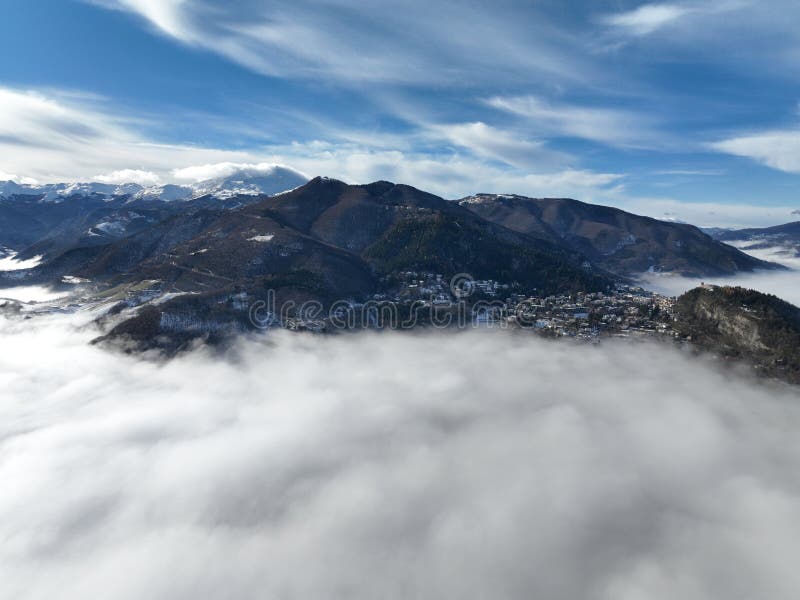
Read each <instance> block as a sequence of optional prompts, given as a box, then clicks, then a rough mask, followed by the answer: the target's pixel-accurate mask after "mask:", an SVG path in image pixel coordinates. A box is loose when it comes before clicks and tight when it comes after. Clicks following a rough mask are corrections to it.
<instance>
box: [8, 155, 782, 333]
mask: <svg viewBox="0 0 800 600" xmlns="http://www.w3.org/2000/svg"><path fill="white" fill-rule="evenodd" d="M296 183H298V179H297V175H296V174H295V173H294V172H283V171H280V170H276V171H275V172H274V173H272V174H271V175H269V176H265V175H264V174H263V173H261V174H259V177H250V178H248V177H244V176H242V175H241V174H239V175H237V176H235V177H234V178H231V177H228V178H226V179H224V180H215V181H213V182H206V184H207V185H206V186H205V187H203V186H197V187H196V188H195V191H196V192H197V193H199V191H200V190H203V191H204V192H206V193H204V194H203V195H200V196H193V197H192V198H193V199H191V200H190V201H183V202H176V201H167V200H164V199H163V198H161V197H157V196H148V195H146V194H142V193H141V190H139V191H134V188H132V187H125V186H124V190H123V189H121V188H119V187H117V188H114V190H113V193H111V194H108V193H105V192H104V193H101V192H99V191H97V190H96V189H95V188H91V189H86V190H84V191H82V192H80V193H79V192H78V191H76V189H73V190H72V192H71V193H70V195H69V196H66V195H61V196H59V197H58V198H56V199H55V200H52V199H50V198H48V196H47V194H39V195H36V194H30V193H25V194H12V195H10V196H8V197H5V198H3V199H2V200H0V246H3V247H5V251H4V252H5V254H6V255H8V256H14V257H16V258H17V259H20V260H27V261H36V260H38V261H39V262H40V264H38V266H35V267H33V268H28V269H23V270H16V271H6V272H0V287H6V286H10V285H33V284H37V285H49V286H52V285H57V286H58V285H60V286H62V287H64V286H66V287H70V286H74V284H75V282H82V288H83V289H84V290H86V293H89V294H90V296H89V297H91V298H93V299H94V301H98V302H102V303H105V304H109V303H110V304H115V303H116V304H115V305H116V307H117V308H116V309H115V311H112V313H111V314H119V315H121V316H122V317H124V318H125V319H126V321H125V322H124V323H123V324H122V325H120V326H121V327H123V329H125V328H128V329H127V330H126V331H129V332H130V331H145V332H147V334H146V335H150V334H151V333H152V332H153V331H156V332H159V331H160V332H161V333H163V331H162V330H161V329H160V328H163V327H167V326H168V328H170V329H171V331H172V332H173V333H174V332H176V331H177V332H179V333H180V332H181V331H182V332H184V333H186V332H194V333H198V332H199V333H202V332H206V333H207V332H208V331H211V330H216V329H219V328H224V327H233V328H244V329H246V328H247V327H249V326H250V324H249V321H248V315H247V313H246V311H244V312H243V306H246V305H250V304H252V303H253V302H256V301H260V300H263V299H265V297H266V296H267V293H268V292H269V293H274V294H276V297H275V300H276V301H277V302H279V303H284V302H287V301H291V302H295V303H296V304H300V303H302V302H305V301H309V300H313V301H318V302H321V303H322V304H323V305H325V306H328V305H330V304H332V303H334V302H335V301H337V300H344V301H348V302H355V303H358V302H363V301H366V300H372V299H385V298H395V297H397V296H398V294H401V293H402V292H401V290H402V289H405V288H403V286H405V285H406V284H407V283H408V279H409V277H411V278H412V279H415V278H416V279H419V281H416V279H415V282H414V283H413V285H412V287H414V286H417V285H422V282H423V280H426V279H428V278H431V277H432V278H434V279H435V280H437V281H449V280H450V279H451V278H453V277H454V276H458V275H459V274H468V275H469V277H471V278H472V279H474V280H478V281H481V282H483V283H482V284H481V285H482V286H483V287H482V288H481V289H486V290H503V292H502V293H503V294H518V295H527V294H533V293H536V294H539V295H548V294H556V293H575V292H581V291H601V290H606V289H609V288H611V287H612V286H614V285H615V284H616V283H619V282H622V281H628V279H627V278H629V277H630V276H633V275H636V274H638V273H641V272H643V271H647V270H650V271H660V272H679V273H683V274H691V275H697V276H706V275H719V274H730V273H735V272H739V271H751V270H754V269H773V268H782V267H779V266H778V265H774V264H772V263H767V262H764V261H760V260H757V259H755V258H752V257H750V256H748V255H746V254H744V253H742V252H740V251H739V250H737V249H736V248H733V247H731V246H728V245H726V244H723V243H722V242H719V241H716V240H714V239H712V238H711V237H709V236H708V235H706V234H704V233H703V232H701V231H700V230H699V229H697V228H695V227H692V226H690V225H684V224H677V223H669V222H663V221H658V220H655V219H650V218H646V217H640V216H637V215H632V214H630V213H626V212H624V211H621V210H618V209H613V208H608V207H602V206H596V205H591V204H585V203H582V202H577V201H575V200H568V199H532V198H523V197H520V196H501V195H489V194H481V195H478V196H473V197H470V198H465V199H462V200H460V201H450V200H445V199H443V198H440V197H438V196H435V195H433V194H429V193H426V192H424V191H421V190H418V189H416V188H413V187H411V186H407V185H402V184H394V183H391V182H386V181H378V182H375V183H371V184H367V185H348V184H345V183H343V182H341V181H336V180H333V179H328V178H323V177H316V178H314V179H312V180H311V181H308V182H307V183H302V184H301V185H300V186H299V187H298V186H296V185H295V184H296ZM241 186H245V187H246V188H247V190H248V191H247V193H234V192H233V191H234V190H240V189H241ZM289 188H293V189H289ZM53 189H55V188H53ZM66 189H67V188H64V190H66ZM81 189H82V188H81ZM256 189H257V190H258V191H259V192H263V191H264V190H273V191H274V190H277V193H273V194H272V195H269V193H255V190H256ZM27 191H28V192H30V191H32V190H30V189H28V190H27ZM120 191H125V192H126V193H117V192H120ZM62 282H69V283H62ZM154 320H155V321H158V323H159V324H160V325H159V326H158V327H155V329H154V325H153V323H154ZM125 323H127V324H125ZM165 324H166V325H165ZM131 328H132V329H131Z"/></svg>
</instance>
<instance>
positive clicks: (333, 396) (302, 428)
mask: <svg viewBox="0 0 800 600" xmlns="http://www.w3.org/2000/svg"><path fill="white" fill-rule="evenodd" d="M91 335H92V332H91V331H85V330H75V329H72V328H71V327H67V326H65V325H62V324H60V323H59V322H58V321H49V322H48V321H42V320H36V321H35V322H31V321H25V322H19V321H18V322H11V321H0V339H2V347H4V348H14V352H3V353H0V378H2V384H3V402H2V403H0V450H2V451H0V479H1V480H2V481H3V485H4V492H5V493H3V494H0V562H2V564H3V582H2V586H3V590H4V593H5V594H6V595H7V596H9V597H15V598H24V599H31V600H32V599H39V598H54V597H57V598H60V599H63V600H71V599H77V598H80V599H84V598H104V599H108V600H125V599H130V600H133V599H139V598H149V599H152V600H160V599H167V598H169V599H170V600H182V599H188V598H192V599H193V600H203V599H205V598H220V597H235V598H238V599H241V600H248V599H255V598H276V597H291V598H295V599H297V600H304V599H306V598H324V597H330V596H331V595H332V590H333V591H334V592H335V593H334V595H336V594H339V595H342V596H346V597H348V598H353V599H361V598H389V599H392V598H409V597H437V598H464V599H466V600H470V599H473V598H548V599H551V600H561V599H564V600H574V599H576V598H580V599H581V600H610V599H612V598H613V599H620V598H624V599H628V598H649V599H651V600H667V599H670V600H671V599H674V598H682V599H686V600H701V599H707V598H731V597H737V596H746V597H749V598H769V599H770V600H794V599H795V597H796V592H797V589H798V588H800V574H799V573H798V570H797V568H796V560H795V557H796V556H797V555H798V553H800V541H799V540H800V446H798V444H797V440H796V431H797V429H798V427H800V404H798V402H797V393H796V390H794V389H792V390H789V389H785V388H783V387H780V386H776V387H772V386H768V385H764V384H759V383H755V382H751V381H748V380H746V379H743V378H741V377H737V376H734V375H733V374H731V373H726V374H720V373H717V372H716V371H715V370H714V369H713V368H712V367H711V366H710V365H709V364H708V363H707V362H706V361H703V360H698V359H697V358H696V357H693V356H691V355H688V354H685V353H682V352H680V351H678V350H676V349H674V348H670V347H668V346H667V345H655V346H650V345H648V344H636V345H616V344H610V345H605V346H603V347H601V348H589V347H580V346H575V345H572V344H554V343H546V342H544V341H537V340H535V339H533V338H531V337H528V336H512V335H505V334H499V333H498V334H492V333H491V332H484V333H466V334H463V335H447V334H440V335H381V336H366V335H364V336H343V337H332V338H322V337H308V336H297V335H295V336H291V335H284V334H278V335H273V336H270V337H268V338H264V339H262V340H260V341H243V342H242V343H241V345H239V346H238V347H237V348H236V351H235V352H234V353H233V354H229V355H227V356H225V357H221V356H219V355H210V354H205V353H203V352H198V353H194V354H191V355H188V356H184V357H182V358H179V359H177V360H175V361H172V362H170V363H168V364H158V363H155V362H148V361H145V360H137V359H135V358H131V357H128V356H123V355H119V354H111V353H107V352H103V351H102V350H101V349H99V348H97V347H92V346H88V345H87V344H86V342H87V340H88V339H89V338H90V337H91ZM67 355H68V356H69V357H70V360H69V361H64V360H63V357H64V356H67Z"/></svg>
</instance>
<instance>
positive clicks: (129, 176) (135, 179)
mask: <svg viewBox="0 0 800 600" xmlns="http://www.w3.org/2000/svg"><path fill="white" fill-rule="evenodd" d="M92 179H93V180H94V181H99V182H100V183H109V184H115V183H117V184H119V183H138V184H139V185H145V186H147V185H157V184H158V183H159V182H160V181H161V178H160V177H159V176H158V175H157V174H156V173H153V172H152V171H141V170H137V169H122V170H120V171H114V172H113V173H108V174H107V175H96V176H95V177H93V178H92Z"/></svg>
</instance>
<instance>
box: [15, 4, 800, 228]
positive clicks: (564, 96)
mask: <svg viewBox="0 0 800 600" xmlns="http://www.w3.org/2000/svg"><path fill="white" fill-rule="evenodd" d="M0 10H1V11H2V13H1V14H2V17H3V25H4V26H3V30H2V31H3V35H2V36H0V178H6V179H8V178H14V179H16V180H19V181H27V180H29V179H35V180H37V181H42V182H46V181H62V180H90V179H98V178H99V179H102V180H104V181H114V180H122V179H135V180H138V181H140V182H143V183H150V182H153V183H155V182H170V181H176V182H178V181H183V180H186V179H189V178H195V179H197V178H199V177H203V176H205V175H209V176H210V175H213V174H215V173H218V172H220V169H224V168H228V167H230V165H235V164H259V163H264V162H279V163H283V164H288V165H291V166H293V167H295V168H297V169H300V170H302V171H303V172H305V173H307V174H309V175H316V174H324V175H329V176H333V177H338V178H341V179H344V180H346V181H350V182H366V181H371V180H375V179H389V180H393V181H400V182H404V183H409V184H412V185H415V186H417V187H420V188H423V189H427V190H430V191H433V192H435V193H438V194H441V195H443V196H445V197H449V198H455V197H460V196H463V195H467V194H470V193H475V192H486V191H492V192H513V193H520V194H527V195H536V196H571V197H576V198H579V199H583V200H587V201H593V202H601V203H606V204H614V205H617V206H621V207H623V208H627V209H630V210H634V211H636V212H639V213H643V214H650V215H652V216H656V217H661V218H676V219H683V220H688V221H692V222H695V223H698V224H701V225H750V224H768V223H779V222H785V221H788V220H796V219H797V218H798V217H797V215H792V212H793V211H795V210H800V197H798V192H799V191H800V28H798V27H797V26H796V25H797V23H799V22H800V4H798V3H797V2H794V1H787V0H771V1H770V0H761V1H751V0H717V1H716V2H713V3H710V2H668V3H657V4H653V3H642V2H629V1H624V0H614V1H606V2H602V1H586V2H582V1H574V2H564V1H563V0H538V1H535V2H534V1H526V2H514V1H503V0H499V1H495V2H492V3H488V2H470V1H463V0H462V1H460V2H451V1H440V0H405V1H403V2H400V1H393V0H384V1H382V2H374V1H373V2H362V1H359V0H351V1H344V0H324V1H317V2H304V1H302V0H291V1H287V0H279V1H263V0H261V1H257V0H230V1H226V2H222V1H212V0H91V1H87V0H4V2H3V7H2V9H0ZM220 165H223V166H220Z"/></svg>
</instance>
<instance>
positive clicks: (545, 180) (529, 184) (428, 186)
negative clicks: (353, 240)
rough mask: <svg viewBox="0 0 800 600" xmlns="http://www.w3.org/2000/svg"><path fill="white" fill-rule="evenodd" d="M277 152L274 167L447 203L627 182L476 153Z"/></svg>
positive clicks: (320, 148) (304, 147) (576, 191)
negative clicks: (403, 189)
mask: <svg viewBox="0 0 800 600" xmlns="http://www.w3.org/2000/svg"><path fill="white" fill-rule="evenodd" d="M466 141H467V140H466V139H465V140H464V142H466ZM459 145H460V144H459ZM272 150H273V152H274V154H273V155H272V156H270V157H269V160H270V161H273V162H278V163H284V164H291V165H293V166H295V167H296V168H299V169H300V170H301V171H303V172H305V173H314V174H318V175H329V176H331V177H335V178H338V179H342V180H344V181H346V182H348V183H369V182H372V181H376V180H379V179H384V180H389V181H395V182H399V183H408V184H410V185H413V186H415V187H418V188H420V189H423V190H426V191H429V192H432V193H434V194H438V195H440V196H443V197H445V198H460V197H463V196H468V195H471V194H474V193H476V192H478V191H496V192H504V193H518V194H525V195H531V196H542V195H544V196H570V197H579V198H587V199H591V198H596V197H598V195H599V194H600V192H603V191H608V190H607V186H609V185H612V184H614V183H618V182H619V181H620V180H621V179H622V178H623V176H622V175H621V174H618V173H598V172H594V171H589V170H581V169H555V170H553V169H543V170H542V171H534V170H533V169H525V168H518V167H513V166H505V165H498V164H492V163H490V162H487V161H485V160H482V159H481V158H480V156H479V157H475V156H473V155H471V153H464V154H461V153H458V152H450V153H447V154H441V153H437V154H434V153H424V152H413V151H408V152H401V151H398V150H374V149H371V148H368V147H364V146H360V145H350V144H336V145H333V144H329V143H325V142H312V143H310V144H292V145H289V146H283V147H275V148H273V149H272ZM495 150H497V148H495ZM506 150H507V149H506ZM534 162H535V161H534ZM538 166H541V164H539V165H538Z"/></svg>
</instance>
